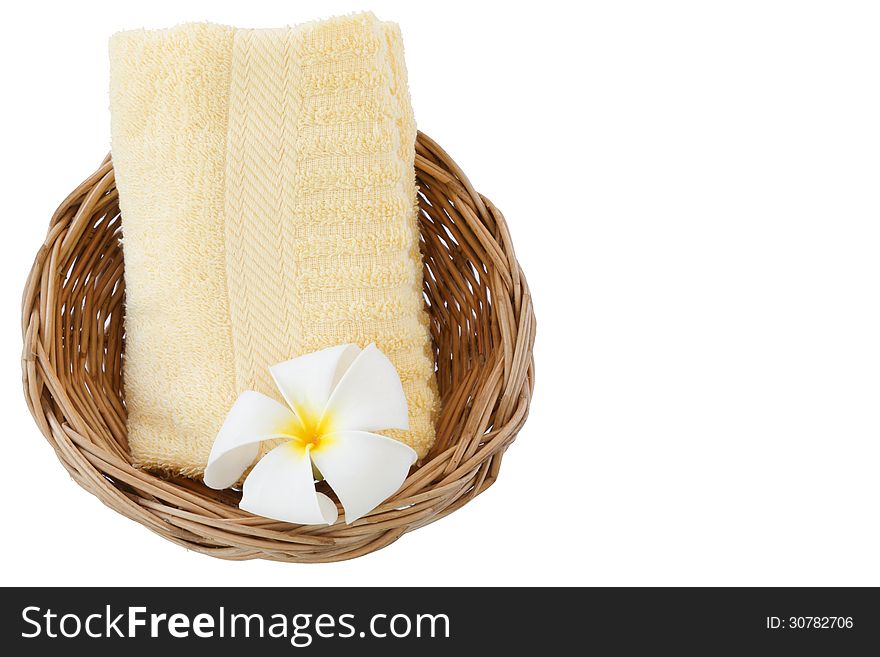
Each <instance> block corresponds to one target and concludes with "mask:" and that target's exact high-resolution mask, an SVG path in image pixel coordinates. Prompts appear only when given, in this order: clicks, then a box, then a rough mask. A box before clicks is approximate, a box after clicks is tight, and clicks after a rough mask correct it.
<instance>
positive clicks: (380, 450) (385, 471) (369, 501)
mask: <svg viewBox="0 0 880 657" xmlns="http://www.w3.org/2000/svg"><path fill="white" fill-rule="evenodd" d="M325 440H326V441H327V444H326V445H321V446H320V447H319V448H318V449H316V450H315V451H313V452H312V460H313V461H314V462H315V465H317V466H318V469H319V470H320V471H321V474H322V475H324V479H325V480H326V481H327V483H328V484H330V487H331V488H332V489H333V491H334V492H335V493H336V496H337V497H339V501H340V502H342V506H343V508H344V509H345V522H346V523H352V522H354V521H355V520H357V519H358V518H360V517H362V516H364V515H366V514H368V513H369V512H370V511H372V510H373V509H375V508H376V507H377V506H379V505H380V504H381V503H382V502H384V501H385V500H387V499H388V498H389V497H391V496H392V495H393V494H394V493H395V492H397V490H398V489H399V488H400V485H401V484H402V483H403V482H404V480H405V479H406V475H407V474H408V473H409V469H410V466H412V464H413V463H415V462H416V458H417V455H416V453H415V451H413V449H412V448H411V447H409V446H408V445H404V444H403V443H401V442H398V441H396V440H393V439H391V438H386V437H385V436H379V435H377V434H375V433H368V432H366V431H340V432H337V433H333V434H330V435H328V436H326V438H325Z"/></svg>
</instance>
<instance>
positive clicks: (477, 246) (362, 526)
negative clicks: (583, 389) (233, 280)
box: [22, 134, 535, 562]
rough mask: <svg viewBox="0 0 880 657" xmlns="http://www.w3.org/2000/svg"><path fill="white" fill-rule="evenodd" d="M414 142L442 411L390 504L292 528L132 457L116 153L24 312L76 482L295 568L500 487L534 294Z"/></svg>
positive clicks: (158, 527) (384, 537) (32, 362)
mask: <svg viewBox="0 0 880 657" xmlns="http://www.w3.org/2000/svg"><path fill="white" fill-rule="evenodd" d="M416 148H417V155H416V171H417V176H418V184H419V188H420V197H419V204H420V208H421V213H420V226H421V234H422V252H423V256H424V263H425V270H424V271H425V296H426V300H427V304H428V308H429V312H430V316H431V335H432V339H433V345H434V356H435V359H436V365H437V379H438V383H439V387H440V394H441V399H442V412H441V415H440V418H439V420H438V426H437V442H436V444H435V446H434V448H433V449H432V450H431V453H430V454H428V456H427V457H426V458H425V459H424V460H423V462H422V465H421V467H419V468H418V469H415V470H413V471H412V472H411V473H410V475H409V478H408V479H407V480H406V482H404V484H403V487H402V488H401V489H400V491H398V492H397V493H396V494H395V495H394V497H393V498H391V499H390V500H388V501H387V502H386V503H384V504H383V505H381V506H380V507H378V508H377V509H375V510H374V511H373V512H372V513H371V514H370V515H368V516H366V517H364V518H361V519H360V520H358V521H357V522H355V523H353V524H351V525H345V524H344V523H342V522H337V524H335V525H333V526H330V527H316V526H301V525H291V524H287V523H283V522H277V521H274V520H269V519H267V518H262V517H258V516H253V515H250V514H248V513H247V512H245V511H241V510H239V508H238V501H239V499H240V495H239V494H238V493H236V492H235V491H215V490H211V489H209V488H207V487H205V486H204V485H203V484H202V483H200V482H197V481H193V480H190V479H186V478H183V477H176V478H168V477H163V476H161V475H157V474H154V473H151V472H146V471H144V470H140V469H137V468H134V467H133V466H132V465H131V460H130V458H129V455H128V447H127V442H126V413H125V398H124V392H123V384H122V357H123V356H122V354H123V351H124V348H123V342H124V339H125V334H124V326H123V306H124V298H125V286H124V281H123V275H122V272H123V259H122V249H121V247H120V244H119V237H120V227H121V224H120V214H119V206H118V202H117V193H116V186H115V183H114V174H113V164H112V162H111V160H110V157H109V156H108V157H107V159H106V160H105V161H104V162H103V164H102V165H101V167H100V168H99V169H98V170H97V171H96V172H95V173H93V174H92V175H91V176H89V177H88V178H87V179H86V180H85V181H84V182H83V183H82V184H81V185H80V186H79V187H77V188H76V189H75V190H74V191H73V192H72V193H71V194H70V196H68V197H67V199H65V201H64V202H63V203H62V204H61V206H60V207H59V208H58V210H57V211H56V212H55V216H54V217H52V221H51V224H50V226H49V233H48V235H47V236H46V241H45V243H44V244H43V246H42V248H41V249H40V251H39V253H38V254H37V257H36V260H35V262H34V266H33V270H32V271H31V274H30V277H29V278H28V281H27V286H26V288H25V291H24V299H23V307H22V332H23V337H24V353H23V361H22V367H23V380H24V392H25V397H26V398H27V402H28V405H29V407H30V409H31V413H32V414H33V416H34V418H35V419H36V421H37V424H38V425H39V427H40V429H41V430H42V432H43V434H44V435H45V436H46V438H47V440H48V441H49V444H50V445H52V447H53V448H54V449H55V453H56V454H57V455H58V458H59V460H60V461H61V463H63V464H64V467H65V468H67V471H68V472H69V473H70V475H71V477H73V479H74V481H76V482H77V483H78V484H79V485H80V486H82V487H83V488H85V489H86V490H87V491H89V492H90V493H92V494H94V495H95V496H97V497H98V498H99V499H100V500H101V501H102V502H104V504H106V505H107V506H109V507H110V508H112V509H115V510H116V511H118V512H119V513H122V514H123V515H126V516H128V517H129V518H132V519H133V520H136V521H137V522H139V523H141V524H142V525H145V526H146V527H148V528H149V529H151V530H153V531H154V532H156V533H157V534H159V535H161V536H163V537H165V538H167V539H168V540H170V541H173V542H175V543H178V544H180V545H183V546H184V547H187V548H189V549H192V550H197V551H199V552H203V553H205V554H209V555H212V556H215V557H221V558H224V559H253V558H264V559H273V560H277V561H296V562H324V561H341V560H344V559H351V558H354V557H358V556H361V555H363V554H367V553H369V552H372V551H374V550H378V549H380V548H382V547H385V546H386V545H388V544H390V543H392V542H393V541H395V540H397V539H398V538H399V537H400V536H402V535H403V534H405V533H406V532H408V531H411V530H413V529H416V528H418V527H421V526H423V525H427V524H428V523H431V522H434V521H435V520H438V519H440V518H442V517H443V516H445V515H447V514H449V513H452V512H453V511H455V510H456V509H458V508H459V507H461V506H463V505H464V504H467V503H468V502H469V501H470V500H472V499H473V498H474V497H476V496H477V495H479V494H480V493H482V492H483V491H484V490H486V489H487V488H488V487H489V486H490V485H492V483H493V482H494V481H495V479H496V477H497V476H498V472H499V468H500V466H501V457H502V455H503V454H504V451H505V449H507V447H508V446H509V445H510V444H511V443H512V442H513V440H514V438H516V435H517V432H518V431H519V429H520V427H522V425H523V422H525V419H526V416H527V414H528V410H529V402H530V400H531V395H532V385H533V379H534V362H533V358H532V346H533V343H534V336H535V317H534V314H533V311H532V303H531V298H530V295H529V290H528V287H527V285H526V281H525V278H524V277H523V273H522V271H521V270H520V267H519V264H518V263H517V261H516V257H515V255H514V251H513V244H512V242H511V239H510V235H509V234H508V232H507V226H506V225H505V222H504V218H503V217H502V215H501V213H500V212H499V211H498V210H497V209H496V208H495V206H493V205H492V203H491V202H490V201H489V200H488V199H486V198H484V197H483V196H481V195H480V194H478V193H477V192H476V191H475V190H474V188H473V187H472V186H471V184H470V182H469V181H468V179H467V177H466V176H465V175H464V173H462V171H461V170H460V169H459V168H458V166H457V165H456V164H455V162H453V161H452V159H451V158H450V157H449V156H448V155H447V154H446V153H445V152H444V151H443V150H442V149H441V148H440V147H439V146H438V145H437V144H436V143H434V142H433V141H432V140H431V139H430V138H428V137H427V136H425V135H424V134H419V137H418V143H417V147H416ZM324 492H329V491H328V490H326V489H325V490H324Z"/></svg>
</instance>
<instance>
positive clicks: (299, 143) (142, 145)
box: [110, 14, 437, 476]
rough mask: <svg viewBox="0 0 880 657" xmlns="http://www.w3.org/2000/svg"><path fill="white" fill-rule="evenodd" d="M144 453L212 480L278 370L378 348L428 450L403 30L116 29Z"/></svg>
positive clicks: (118, 130) (138, 448)
mask: <svg viewBox="0 0 880 657" xmlns="http://www.w3.org/2000/svg"><path fill="white" fill-rule="evenodd" d="M110 62H111V67H110V70H111V75H110V109H111V117H112V139H113V162H114V168H115V170H116V180H117V186H118V189H119V196H120V206H121V209H122V215H123V218H122V221H123V226H122V230H123V236H124V239H123V249H124V254H125V281H126V353H125V361H124V363H125V394H126V404H127V408H128V436H129V445H130V448H131V452H132V456H133V458H134V459H135V462H136V463H137V464H138V465H140V466H142V467H148V468H156V469H162V470H166V471H170V472H176V473H181V474H185V475H188V476H200V475H201V474H202V472H203V469H204V465H205V463H206V462H207V458H208V454H209V453H210V450H211V445H212V443H213V440H214V437H215V435H216V433H217V430H218V429H219V427H220V425H221V423H222V422H223V419H224V417H225V415H226V413H227V411H228V410H229V408H230V407H231V406H232V403H233V402H234V401H235V398H236V397H237V396H238V394H239V393H240V392H241V391H243V390H257V391H259V392H263V393H265V394H267V395H270V396H272V397H275V398H277V399H280V397H279V393H278V392H277V390H276V389H275V386H274V384H273V383H272V380H271V377H270V375H269V372H268V367H269V366H270V365H272V364H274V363H277V362H281V361H284V360H287V359H289V358H293V357H295V356H298V355H301V354H304V353H308V352H310V351H315V350H318V349H322V348H325V347H328V346H332V345H336V344H340V343H345V342H356V343H358V344H360V345H361V346H364V345H366V344H367V343H369V342H373V341H374V342H376V344H377V345H378V346H379V348H380V349H382V351H384V352H385V353H386V354H387V355H388V357H389V358H390V359H391V361H392V362H393V363H394V365H395V366H396V367H397V369H398V372H399V373H400V376H401V379H402V381H403V385H404V391H405V392H406V396H407V401H408V403H409V413H410V430H409V431H407V432H399V431H391V432H388V435H391V436H393V437H395V438H397V439H399V440H402V441H403V442H405V443H407V444H409V445H411V446H412V447H413V448H414V449H415V450H416V451H417V452H418V454H419V456H424V455H425V453H426V452H427V450H428V449H429V448H430V446H431V444H432V443H433V440H434V419H435V414H436V410H437V393H436V383H435V380H434V366H433V356H432V353H431V343H430V336H429V332H428V320H427V315H426V313H425V310H424V305H423V304H424V302H423V297H422V264H421V257H420V254H419V234H418V224H417V215H416V187H415V173H414V167H413V164H414V157H415V123H414V120H413V115H412V109H411V106H410V102H409V93H408V90H407V79H406V69H405V65H404V60H403V47H402V40H401V37H400V33H399V30H398V28H397V26H396V25H394V24H391V23H383V22H380V21H378V20H376V18H375V17H374V16H373V15H372V14H359V15H354V16H346V17H341V18H334V19H330V20H327V21H322V22H317V23H310V24H306V25H302V26H298V27H294V28H281V29H265V30H262V29H261V30H240V29H235V28H230V27H225V26H219V25H211V24H186V25H181V26H178V27H175V28H172V29H168V30H157V31H132V32H122V33H119V34H116V35H114V36H113V37H112V38H111V41H110Z"/></svg>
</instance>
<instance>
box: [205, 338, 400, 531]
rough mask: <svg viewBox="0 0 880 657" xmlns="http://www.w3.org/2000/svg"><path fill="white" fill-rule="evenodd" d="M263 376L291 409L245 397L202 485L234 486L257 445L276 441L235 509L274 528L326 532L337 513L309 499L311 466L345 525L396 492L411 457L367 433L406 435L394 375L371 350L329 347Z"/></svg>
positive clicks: (254, 395) (229, 419) (250, 394)
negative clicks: (276, 523)
mask: <svg viewBox="0 0 880 657" xmlns="http://www.w3.org/2000/svg"><path fill="white" fill-rule="evenodd" d="M269 371H270V372H271V373H272V378H273V379H275V384H276V385H277V386H278V389H279V390H280V391H281V394H282V396H283V397H284V399H285V401H287V403H288V405H289V408H288V407H287V406H284V405H283V404H280V403H279V402H277V401H275V400H274V399H271V398H269V397H267V396H265V395H262V394H260V393H258V392H254V391H251V390H248V391H246V392H243V393H242V394H241V395H240V396H239V398H238V400H237V401H236V402H235V404H234V405H233V407H232V409H231V410H230V411H229V414H228V415H227V416H226V421H225V422H224V423H223V426H222V427H221V428H220V432H219V433H218V434H217V438H216V439H215V440H214V446H213V448H212V449H211V455H210V456H209V457H208V465H207V467H206V468H205V484H207V485H208V486H210V487H211V488H217V489H222V488H228V487H230V486H232V485H233V484H234V483H235V482H237V481H238V480H239V479H240V478H241V476H242V475H243V474H244V472H245V470H247V468H248V467H249V466H250V465H251V463H253V461H254V459H255V458H256V457H257V454H259V451H260V443H261V442H263V441H264V440H273V439H277V438H281V439H284V440H285V442H284V443H282V444H281V445H279V446H278V447H275V448H274V449H273V450H271V451H270V452H269V453H267V454H266V455H265V456H264V457H263V458H262V459H260V461H259V462H258V463H257V464H256V465H255V466H254V468H253V470H251V472H250V474H248V476H247V479H245V481H244V487H243V489H242V498H241V503H240V504H239V507H240V508H242V509H244V510H246V511H250V512H251V513H254V514H257V515H261V516H265V517H267V518H273V519H275V520H283V521H286V522H292V523H298V524H322V523H326V524H328V525H332V524H333V523H334V522H336V518H337V515H338V513H337V510H336V505H335V504H334V503H333V500H331V499H330V498H329V497H327V496H326V495H324V494H323V493H318V492H317V491H316V490H315V479H314V474H313V470H312V465H313V464H314V466H315V467H316V468H317V469H318V471H320V474H321V475H322V476H323V477H324V479H325V480H326V481H327V483H328V484H330V487H331V488H333V490H334V491H335V492H336V495H337V496H338V497H339V501H340V502H342V507H343V509H344V510H345V521H346V523H352V522H354V521H355V520H357V519H358V518H360V517H361V516H364V515H366V514H367V513H369V512H370V511H372V510H373V509H374V508H376V507H377V506H378V505H379V504H381V503H382V502H383V501H384V500H386V499H387V498H388V497H389V496H391V495H392V494H393V493H395V492H396V491H397V490H398V489H399V488H400V485H401V484H402V483H403V481H404V479H406V475H407V473H408V472H409V469H410V466H412V464H413V463H415V461H416V453H415V451H414V450H413V449H412V448H410V447H409V446H408V445H405V444H403V443H401V442H399V441H397V440H393V439H391V438H386V437H385V436H380V435H378V434H375V433H372V432H374V431H380V430H383V429H408V428H409V420H408V416H407V404H406V397H405V396H404V394H403V386H402V385H401V383H400V378H399V377H398V375H397V370H396V369H394V365H392V364H391V361H389V360H388V358H387V357H386V356H385V355H384V354H383V353H382V352H381V351H379V349H377V348H376V345H374V344H370V345H369V346H367V347H366V348H365V349H363V350H361V349H360V348H358V347H357V345H353V344H347V345H340V346H338V347H331V348H329V349H324V350H322V351H316V352H314V353H311V354H307V355H305V356H300V357H299V358H294V359H293V360H289V361H286V362H284V363H280V364H278V365H275V366H273V367H271V368H269Z"/></svg>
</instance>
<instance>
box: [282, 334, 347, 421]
mask: <svg viewBox="0 0 880 657" xmlns="http://www.w3.org/2000/svg"><path fill="white" fill-rule="evenodd" d="M360 352H361V350H360V348H359V347H358V346H357V345H355V344H342V345H339V346H337V347H330V348H329V349H322V350H321V351H316V352H314V353H311V354H305V355H304V356H300V357H299V358H294V359H292V360H288V361H285V362H283V363H278V364H277V365H273V366H272V367H270V368H269V371H270V372H271V373H272V378H273V379H275V385H277V386H278V389H279V390H280V391H281V394H282V395H284V399H286V400H287V403H288V404H290V407H291V408H292V409H293V410H294V411H295V412H297V413H300V414H302V415H306V414H308V415H313V416H318V417H319V416H320V414H321V412H322V411H323V410H324V407H325V406H326V405H327V400H328V399H329V398H330V393H331V392H332V391H333V388H334V387H335V386H336V384H337V383H338V382H339V380H340V379H341V378H342V375H343V374H344V373H345V371H346V370H347V369H348V367H349V366H350V365H351V363H352V362H353V361H354V359H355V358H356V357H357V355H358V354H359V353H360ZM303 411H305V412H303Z"/></svg>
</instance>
